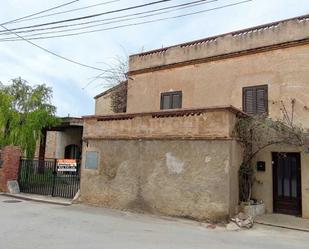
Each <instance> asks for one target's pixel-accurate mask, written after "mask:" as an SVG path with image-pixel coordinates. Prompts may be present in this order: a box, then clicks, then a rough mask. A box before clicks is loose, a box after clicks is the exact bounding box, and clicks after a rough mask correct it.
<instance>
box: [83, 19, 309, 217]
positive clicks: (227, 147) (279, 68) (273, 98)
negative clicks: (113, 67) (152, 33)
mask: <svg viewBox="0 0 309 249" xmlns="http://www.w3.org/2000/svg"><path fill="white" fill-rule="evenodd" d="M308 61H309V15H307V16H301V17H296V18H293V19H289V20H283V21H278V22H275V23H270V24H266V25H262V26H259V27H254V28H249V29H246V30H241V31H236V32H232V33H228V34H223V35H219V36H215V37H210V38H206V39H202V40H197V41H192V42H188V43H184V44H179V45H175V46H171V47H166V48H162V49H158V50H153V51H149V52H144V53H140V54H136V55H132V56H130V59H129V73H128V75H129V78H128V85H127V110H126V113H123V114H113V113H112V112H111V111H110V108H109V106H110V99H109V96H108V93H110V92H107V93H105V94H102V95H99V96H97V98H96V113H95V115H93V116H86V117H84V133H83V141H84V143H83V163H82V164H83V168H82V177H81V199H82V200H83V201H85V202H89V203H95V204H99V205H104V206H107V207H112V208H119V209H137V210H145V211H149V212H153V213H156V212H157V213H162V214H166V215H171V216H181V217H191V218H194V219H199V220H206V219H211V220H215V219H221V218H224V217H228V216H230V215H233V214H234V213H235V211H236V208H237V205H238V202H239V200H238V169H239V166H240V163H241V160H242V149H241V147H240V145H239V143H238V142H237V141H236V140H235V138H234V136H233V128H234V124H235V122H236V120H237V118H238V117H239V116H241V115H244V112H245V113H247V114H259V113H267V114H268V115H269V116H270V117H272V118H274V119H277V118H282V111H281V108H282V103H284V104H285V106H286V107H287V110H288V111H289V112H290V111H291V101H292V100H295V102H294V109H295V110H294V119H295V122H296V123H300V124H302V126H303V127H305V128H309V63H308ZM111 91H112V90H111ZM279 152H282V153H285V155H286V157H284V158H283V159H282V158H281V159H279V158H278V153H279ZM255 161H256V162H258V161H259V162H261V161H262V162H265V170H264V171H257V172H256V178H257V182H256V183H255V184H254V188H253V197H254V198H257V199H260V200H263V201H264V203H265V205H266V209H267V212H270V213H271V212H278V213H287V214H295V215H299V216H302V217H305V218H309V154H308V153H306V152H305V151H303V150H302V149H299V148H292V147H287V146H282V145H280V146H272V147H269V148H267V149H265V150H263V151H261V152H260V153H259V154H258V155H257V156H256V157H255Z"/></svg>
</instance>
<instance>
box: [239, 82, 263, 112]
mask: <svg viewBox="0 0 309 249" xmlns="http://www.w3.org/2000/svg"><path fill="white" fill-rule="evenodd" d="M242 92H243V98H242V99H243V104H242V105H243V106H242V108H243V111H244V112H246V113H248V114H251V115H254V114H264V113H266V114H267V113H268V86H267V85H261V86H251V87H244V88H243V91H242Z"/></svg>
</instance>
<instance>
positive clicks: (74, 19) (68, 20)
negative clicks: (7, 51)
mask: <svg viewBox="0 0 309 249" xmlns="http://www.w3.org/2000/svg"><path fill="white" fill-rule="evenodd" d="M171 1H174V0H159V1H154V2H149V3H145V4H140V5H134V6H130V7H126V8H122V9H116V10H110V11H106V12H102V13H98V14H92V15H88V16H81V17H75V18H70V19H65V20H60V21H54V22H48V23H41V24H36V25H32V26H27V27H19V28H11V29H10V30H11V31H16V30H20V29H25V28H35V27H42V26H48V25H54V24H58V23H65V22H74V21H79V20H84V19H89V18H94V17H98V16H103V15H108V14H113V13H119V12H123V11H128V10H133V9H138V8H143V7H148V6H151V5H155V4H161V3H166V2H171Z"/></svg>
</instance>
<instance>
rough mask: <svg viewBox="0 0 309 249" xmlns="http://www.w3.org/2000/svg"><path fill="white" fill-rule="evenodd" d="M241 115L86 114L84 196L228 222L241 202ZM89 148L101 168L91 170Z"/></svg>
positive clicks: (217, 111)
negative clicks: (237, 134)
mask: <svg viewBox="0 0 309 249" xmlns="http://www.w3.org/2000/svg"><path fill="white" fill-rule="evenodd" d="M236 115H241V112H239V111H238V110H236V109H235V108H232V107H217V108H209V109H199V110H196V109H195V110H183V111H178V112H177V111H175V112H170V111H167V112H159V113H143V114H121V115H110V116H103V117H100V116H92V117H91V116H90V117H86V118H85V122H84V147H83V162H82V163H83V165H84V167H83V168H82V177H81V200H82V201H84V202H88V203H93V204H98V205H103V206H106V207H112V208H118V209H129V210H137V211H147V212H152V213H160V214H165V215H171V216H178V217H190V218H193V219H198V220H222V219H226V218H227V217H229V216H230V215H233V214H234V213H235V209H236V206H237V204H238V184H237V171H238V167H239V165H240V159H241V153H242V152H241V148H240V147H239V144H238V143H237V142H236V141H235V140H234V139H233V137H232V132H233V127H234V124H235V122H236ZM219 150H220V151H221V153H215V152H216V151H219ZM89 152H90V153H91V152H96V153H98V166H97V168H96V169H89V168H87V162H86V161H87V153H89ZM235 173H236V175H235Z"/></svg>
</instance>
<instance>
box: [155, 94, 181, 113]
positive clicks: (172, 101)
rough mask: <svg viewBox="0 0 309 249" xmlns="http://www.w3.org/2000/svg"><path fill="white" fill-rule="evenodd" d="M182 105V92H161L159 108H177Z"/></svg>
mask: <svg viewBox="0 0 309 249" xmlns="http://www.w3.org/2000/svg"><path fill="white" fill-rule="evenodd" d="M181 105H182V92H181V91H177V92H165V93H161V104H160V108H161V110H164V109H177V108H181Z"/></svg>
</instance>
